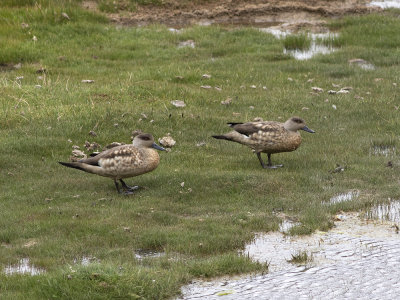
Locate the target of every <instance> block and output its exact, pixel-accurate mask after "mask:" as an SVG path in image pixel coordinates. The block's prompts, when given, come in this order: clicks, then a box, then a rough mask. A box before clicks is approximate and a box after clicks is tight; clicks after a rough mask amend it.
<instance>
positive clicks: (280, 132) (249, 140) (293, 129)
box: [212, 117, 315, 169]
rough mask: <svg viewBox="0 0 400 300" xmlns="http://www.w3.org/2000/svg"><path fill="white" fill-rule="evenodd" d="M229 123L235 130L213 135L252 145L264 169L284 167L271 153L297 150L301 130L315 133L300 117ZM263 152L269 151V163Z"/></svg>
mask: <svg viewBox="0 0 400 300" xmlns="http://www.w3.org/2000/svg"><path fill="white" fill-rule="evenodd" d="M228 125H229V126H230V127H231V128H232V129H233V131H231V132H228V133H226V134H223V135H213V136H212V137H213V138H215V139H221V140H228V141H232V142H236V143H239V144H242V145H245V146H248V147H250V148H251V149H252V150H253V152H254V153H255V154H256V155H257V158H258V160H259V161H260V164H261V166H262V167H263V168H264V169H267V168H268V169H276V168H279V167H283V165H282V164H281V165H273V164H272V161H271V155H272V154H274V153H280V152H291V151H294V150H296V149H297V148H298V147H299V146H300V144H301V136H300V132H299V130H304V131H307V132H309V133H315V131H314V130H312V129H310V128H308V127H307V125H306V122H305V121H304V120H303V119H302V118H300V117H291V118H290V119H288V120H287V121H286V122H284V123H281V122H276V121H263V120H262V119H258V120H256V121H254V122H247V123H228ZM261 153H267V155H268V163H267V164H265V163H264V162H263V160H262V158H261Z"/></svg>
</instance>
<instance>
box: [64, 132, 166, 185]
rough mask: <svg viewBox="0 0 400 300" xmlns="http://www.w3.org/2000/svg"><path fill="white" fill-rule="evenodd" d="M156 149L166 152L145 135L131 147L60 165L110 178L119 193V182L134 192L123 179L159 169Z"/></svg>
mask: <svg viewBox="0 0 400 300" xmlns="http://www.w3.org/2000/svg"><path fill="white" fill-rule="evenodd" d="M155 149H158V150H164V148H162V147H160V146H158V145H157V144H156V143H154V138H153V136H152V135H150V134H145V133H144V134H140V135H138V136H136V137H135V138H134V140H133V144H131V145H121V146H117V147H114V148H111V149H108V150H106V151H103V152H101V153H99V154H98V155H96V156H94V157H90V158H87V159H82V160H80V161H79V162H71V163H63V162H60V163H61V164H62V165H64V166H67V167H71V168H76V169H79V170H82V171H85V172H88V173H92V174H96V175H100V176H104V177H110V178H112V179H114V182H115V184H116V187H117V190H118V191H120V190H119V187H118V183H117V180H119V181H121V184H122V186H123V187H124V188H125V190H127V189H128V190H129V189H131V190H132V188H130V187H128V186H127V185H126V184H125V183H124V182H123V181H122V179H123V178H129V177H134V176H138V175H141V174H144V173H148V172H151V171H153V170H154V169H155V168H157V166H158V164H159V163H160V157H159V155H158V153H157V151H156V150H155Z"/></svg>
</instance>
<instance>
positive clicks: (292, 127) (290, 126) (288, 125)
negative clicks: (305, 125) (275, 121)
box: [283, 120, 297, 132]
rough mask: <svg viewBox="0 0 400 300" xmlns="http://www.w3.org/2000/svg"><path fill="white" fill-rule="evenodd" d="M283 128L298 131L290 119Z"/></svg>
mask: <svg viewBox="0 0 400 300" xmlns="http://www.w3.org/2000/svg"><path fill="white" fill-rule="evenodd" d="M283 128H285V129H286V130H289V131H293V132H296V131H297V128H296V127H295V126H294V125H293V122H291V121H290V120H287V121H286V122H285V123H283Z"/></svg>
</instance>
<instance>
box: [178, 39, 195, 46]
mask: <svg viewBox="0 0 400 300" xmlns="http://www.w3.org/2000/svg"><path fill="white" fill-rule="evenodd" d="M184 47H189V48H194V47H195V43H194V41H193V40H187V41H184V42H180V43H179V44H178V48H184Z"/></svg>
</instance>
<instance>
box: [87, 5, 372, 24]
mask: <svg viewBox="0 0 400 300" xmlns="http://www.w3.org/2000/svg"><path fill="white" fill-rule="evenodd" d="M198 2H200V3H198ZM368 3H369V1H363V0H297V1H291V0H288V1H282V0H272V1H260V0H221V1H186V2H182V0H180V1H179V0H164V1H163V4H162V5H159V6H154V5H145V6H139V7H137V9H136V11H135V12H128V11H120V12H118V13H112V14H107V16H108V17H109V18H110V19H111V20H112V21H113V22H115V23H118V24H121V25H130V26H141V25H148V24H154V23H158V24H165V25H167V26H171V27H175V28H177V27H182V26H188V25H194V24H202V25H209V24H213V23H217V24H233V25H241V24H242V25H253V26H257V25H259V26H265V25H279V26H281V27H284V28H285V29H289V30H293V31H296V30H298V29H303V28H307V29H313V30H314V31H315V30H316V31H321V30H320V29H321V28H323V27H324V24H325V20H326V18H336V17H341V16H345V15H354V14H365V13H370V12H372V11H377V10H380V8H376V7H371V6H368ZM83 5H84V7H86V8H88V9H97V4H96V2H94V1H84V2H83Z"/></svg>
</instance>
